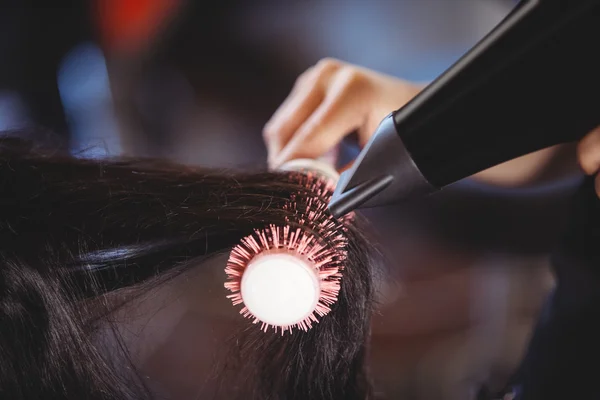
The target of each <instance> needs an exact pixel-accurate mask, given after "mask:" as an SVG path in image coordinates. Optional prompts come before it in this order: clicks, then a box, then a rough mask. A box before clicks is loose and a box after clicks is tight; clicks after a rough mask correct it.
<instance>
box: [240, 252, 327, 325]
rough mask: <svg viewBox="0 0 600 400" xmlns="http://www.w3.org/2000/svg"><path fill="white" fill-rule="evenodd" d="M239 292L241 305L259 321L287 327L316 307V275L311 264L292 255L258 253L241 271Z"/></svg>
mask: <svg viewBox="0 0 600 400" xmlns="http://www.w3.org/2000/svg"><path fill="white" fill-rule="evenodd" d="M241 295H242V299H243V301H244V305H245V306H246V307H247V308H248V310H249V311H250V312H251V313H252V314H253V315H254V316H255V317H256V318H258V319H259V320H261V321H262V322H265V323H267V324H270V325H275V326H290V325H294V324H296V323H298V322H301V321H302V320H304V319H305V318H307V317H308V316H309V315H310V314H312V312H313V311H314V310H315V308H316V306H317V303H318V301H319V296H320V285H319V277H318V275H317V272H316V271H315V269H314V268H313V266H312V265H310V263H308V262H306V261H304V260H302V259H300V258H299V257H297V256H294V255H292V254H287V253H270V254H269V253H267V254H261V255H258V256H256V257H255V258H254V259H253V260H252V261H250V263H249V264H248V266H247V267H246V270H245V271H244V275H243V276H242V282H241Z"/></svg>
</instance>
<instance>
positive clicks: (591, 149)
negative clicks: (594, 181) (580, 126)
mask: <svg viewBox="0 0 600 400" xmlns="http://www.w3.org/2000/svg"><path fill="white" fill-rule="evenodd" d="M577 158H578V159H579V164H580V165H581V168H582V169H583V171H584V172H585V173H586V174H588V175H591V174H594V173H596V172H597V171H598V170H599V169H600V127H598V128H596V129H594V130H593V131H591V132H590V133H588V134H587V135H586V136H585V137H584V138H583V139H581V141H580V142H579V144H578V145H577Z"/></svg>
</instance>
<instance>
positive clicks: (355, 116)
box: [274, 70, 366, 165]
mask: <svg viewBox="0 0 600 400" xmlns="http://www.w3.org/2000/svg"><path fill="white" fill-rule="evenodd" d="M363 84H364V83H363V81H362V78H361V76H360V75H357V74H355V73H354V72H353V71H351V70H349V71H348V72H347V73H343V74H339V76H336V78H335V82H334V83H333V84H332V90H331V91H330V92H329V93H328V95H327V96H326V98H325V100H324V101H323V102H322V103H321V105H320V106H319V108H318V109H317V110H316V111H315V112H314V113H313V114H312V115H311V116H310V118H309V119H308V120H306V122H305V123H304V124H303V125H302V126H301V127H300V128H299V129H298V131H297V132H296V134H295V135H294V137H293V138H292V139H291V140H290V141H289V143H288V144H287V145H286V146H285V148H284V149H283V150H282V151H281V153H280V154H279V155H278V156H277V158H276V159H275V161H274V164H275V165H280V164H282V163H284V162H286V161H289V160H292V159H295V158H318V157H321V156H322V155H323V154H325V153H326V152H328V151H330V150H331V149H332V148H333V147H335V146H336V145H337V144H338V143H339V142H340V141H341V140H342V138H343V137H344V136H346V135H347V134H349V133H350V132H352V131H353V130H355V129H356V128H358V127H359V126H361V124H362V123H363V122H364V117H365V114H366V113H365V112H364V111H365V110H364V108H365V106H366V104H363V102H362V99H361V96H360V93H361V91H362V87H363Z"/></svg>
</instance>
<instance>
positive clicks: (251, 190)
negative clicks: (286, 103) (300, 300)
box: [0, 136, 373, 400]
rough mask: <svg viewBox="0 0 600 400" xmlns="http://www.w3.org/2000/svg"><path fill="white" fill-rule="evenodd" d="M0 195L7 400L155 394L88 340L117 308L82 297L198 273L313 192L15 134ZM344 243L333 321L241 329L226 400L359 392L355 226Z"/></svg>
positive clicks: (284, 178) (366, 268) (364, 328)
mask: <svg viewBox="0 0 600 400" xmlns="http://www.w3.org/2000/svg"><path fill="white" fill-rule="evenodd" d="M0 191H1V196H0V359H1V360H2V362H0V397H2V398H10V399H14V400H16V399H33V398H43V399H51V398H60V399H77V400H80V399H141V398H153V396H152V393H150V390H148V389H147V388H146V387H145V385H144V384H142V383H140V382H141V380H140V379H138V377H136V376H135V374H129V375H128V376H124V375H123V374H121V373H119V372H116V371H117V369H115V368H114V363H115V360H114V357H112V356H108V354H107V352H106V349H104V348H103V347H102V345H100V344H99V343H98V341H95V340H93V338H92V337H93V334H94V332H96V331H97V329H98V326H99V325H100V324H101V323H102V322H105V317H106V316H107V315H108V314H109V313H112V312H114V311H115V310H116V308H117V307H118V306H120V305H122V303H121V304H117V305H115V304H114V303H110V304H112V305H111V306H110V307H109V306H106V307H105V308H102V309H99V308H98V302H93V304H95V306H94V307H93V308H92V307H88V306H86V305H87V304H89V300H94V299H98V298H102V297H103V296H106V295H107V294H110V293H115V291H123V290H124V288H128V289H127V290H126V292H127V293H128V295H127V296H126V297H125V301H128V300H131V299H132V298H133V297H135V296H137V295H139V293H141V291H143V290H147V289H148V288H152V287H156V286H157V285H162V284H165V283H166V282H168V280H169V279H171V278H172V277H174V276H176V275H178V274H180V273H182V271H185V270H189V269H190V268H193V267H194V268H195V267H197V268H201V267H202V261H203V260H205V259H207V258H208V257H212V256H214V255H215V254H219V253H223V252H227V251H228V250H230V248H231V247H232V246H233V245H235V244H237V243H238V242H239V240H240V239H241V238H242V237H243V236H245V235H248V234H250V233H251V232H252V231H253V230H254V229H256V228H261V227H263V226H266V225H268V224H284V223H285V221H286V220H288V219H289V217H290V216H291V211H286V209H285V207H284V205H285V204H287V203H289V200H290V196H292V195H293V194H296V195H297V197H298V198H305V199H308V198H311V197H313V198H314V197H315V196H316V195H315V194H314V193H312V192H311V191H310V190H307V189H306V188H305V187H303V186H302V185H300V184H298V182H297V180H294V179H292V178H291V177H290V176H289V175H287V174H285V175H284V174H276V173H255V174H251V173H235V172H225V171H215V170H206V169H197V168H192V167H187V166H181V165H174V164H170V163H167V162H164V161H159V160H126V159H111V160H87V159H80V158H76V157H72V156H69V155H66V154H63V153H60V152H55V151H49V150H48V148H47V147H41V146H38V145H35V144H34V143H33V142H31V141H26V140H23V139H18V138H15V137H13V136H5V137H3V138H1V139H0ZM317 200H318V201H320V202H323V201H324V199H321V198H319V199H317ZM338 227H339V226H338ZM346 234H347V236H348V239H349V244H348V252H349V257H348V262H347V265H346V266H345V271H344V276H343V279H342V287H341V291H340V296H339V300H338V302H337V303H336V304H335V305H334V307H333V310H332V312H331V313H330V314H329V315H328V316H327V317H325V318H323V319H322V320H321V322H320V323H319V324H317V326H316V327H314V328H313V329H311V330H310V331H309V332H307V333H301V332H298V333H295V334H293V335H286V336H283V337H281V336H279V335H274V334H271V333H269V334H264V333H262V332H260V331H259V330H258V329H255V328H256V327H254V326H252V327H251V328H253V329H244V330H242V331H241V332H239V333H238V334H237V335H236V337H235V340H232V341H231V343H232V346H231V349H230V351H229V353H230V357H229V358H228V359H227V360H226V362H225V365H226V368H225V369H224V370H223V371H221V372H220V373H221V374H223V376H227V379H228V382H231V384H230V385H229V387H227V388H226V392H227V393H223V395H222V396H223V398H236V397H239V398H248V399H251V398H255V399H308V398H310V399H340V398H344V399H365V398H367V397H368V395H369V385H368V382H367V378H366V376H365V362H366V361H365V359H366V348H367V346H366V343H367V341H368V336H369V323H370V314H371V301H372V290H373V289H372V283H371V264H372V262H371V261H372V260H371V258H370V257H371V256H370V255H369V254H367V252H366V249H367V245H366V242H365V241H364V239H363V237H362V235H361V234H360V233H359V231H358V230H356V229H355V228H354V226H350V229H348V230H347V233H346ZM324 240H325V239H324ZM221 289H222V288H221ZM223 294H224V295H225V291H224V289H223ZM100 303H101V304H105V305H106V304H109V303H107V302H106V303H103V302H100ZM248 325H250V322H248ZM123 353H124V356H125V357H127V356H126V351H125V350H123Z"/></svg>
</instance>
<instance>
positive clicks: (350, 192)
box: [329, 114, 435, 218]
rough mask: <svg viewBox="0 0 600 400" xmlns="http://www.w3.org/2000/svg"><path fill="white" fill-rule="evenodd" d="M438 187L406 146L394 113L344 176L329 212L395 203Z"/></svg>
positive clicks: (338, 213)
mask: <svg viewBox="0 0 600 400" xmlns="http://www.w3.org/2000/svg"><path fill="white" fill-rule="evenodd" d="M434 189H435V188H434V187H433V186H432V185H430V184H429V182H427V180H426V179H425V177H423V174H421V172H420V171H419V169H418V168H417V166H416V165H415V163H414V162H413V160H412V158H411V156H410V154H409V153H408V151H407V150H406V148H405V147H404V143H403V142H402V139H401V138H400V136H399V135H398V133H397V132H396V126H395V123H394V118H393V114H390V115H388V116H387V117H386V118H384V119H383V121H382V122H381V124H379V127H378V128H377V131H376V132H375V134H374V135H373V137H372V138H371V140H370V141H369V143H368V144H367V145H366V146H365V148H364V149H363V151H362V152H361V153H360V155H359V156H358V158H357V159H356V161H355V162H354V165H353V166H352V167H351V168H350V169H349V170H348V171H346V172H344V173H343V174H342V175H341V177H340V180H339V182H338V185H337V187H336V189H335V192H334V193H333V197H332V198H331V201H330V202H329V211H330V212H331V213H332V214H333V216H334V217H336V218H339V217H341V216H343V215H345V214H347V213H349V212H351V211H353V210H355V209H357V208H370V207H377V206H382V205H386V204H392V203H395V202H398V201H400V200H402V199H403V198H405V197H407V196H413V195H414V194H427V193H430V192H432V191H434Z"/></svg>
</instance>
